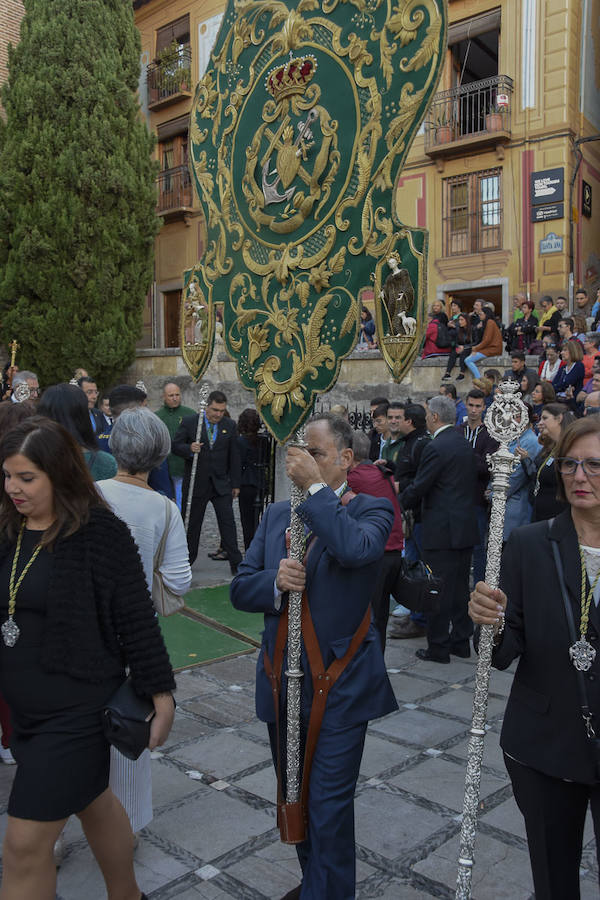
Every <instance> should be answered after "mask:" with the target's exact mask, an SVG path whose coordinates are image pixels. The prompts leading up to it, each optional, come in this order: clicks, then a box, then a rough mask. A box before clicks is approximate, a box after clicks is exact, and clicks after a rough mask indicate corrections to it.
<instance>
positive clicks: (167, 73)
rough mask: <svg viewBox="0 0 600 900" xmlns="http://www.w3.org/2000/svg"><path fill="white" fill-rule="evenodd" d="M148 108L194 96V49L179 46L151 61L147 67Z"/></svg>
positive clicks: (153, 108)
mask: <svg viewBox="0 0 600 900" xmlns="http://www.w3.org/2000/svg"><path fill="white" fill-rule="evenodd" d="M146 73H147V80H148V108H149V109H152V110H155V109H159V108H161V107H163V106H168V105H169V104H170V103H176V102H177V101H179V100H182V99H184V98H185V97H191V96H192V51H191V48H190V47H188V46H181V47H178V48H177V51H176V52H175V53H170V54H168V55H166V56H165V58H164V59H160V60H158V61H157V62H153V63H150V65H149V66H148V67H147V69H146Z"/></svg>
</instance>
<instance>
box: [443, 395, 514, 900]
mask: <svg viewBox="0 0 600 900" xmlns="http://www.w3.org/2000/svg"><path fill="white" fill-rule="evenodd" d="M485 425H486V427H487V430H488V432H489V433H490V435H491V436H492V437H493V438H494V439H495V440H497V441H498V443H499V444H500V447H499V449H498V450H496V452H495V453H492V454H491V455H490V456H488V464H489V466H490V469H491V472H492V511H491V515H490V528H489V536H488V550H487V560H486V567H485V581H486V584H488V585H489V586H490V587H491V588H497V587H498V582H499V579H500V558H501V555H502V538H503V534H504V515H505V512H506V497H507V494H508V487H509V483H510V476H511V475H512V473H513V471H514V470H515V468H516V467H517V465H518V462H519V461H518V459H517V458H516V457H515V456H514V454H513V453H511V452H510V450H509V449H508V445H509V444H510V443H512V441H514V440H516V439H517V438H518V437H519V436H520V435H521V434H522V433H523V432H524V431H525V429H526V428H527V426H528V425H529V413H528V411H527V407H526V406H525V404H524V403H523V401H522V400H521V393H520V390H519V385H518V384H517V382H515V381H502V382H501V383H500V384H499V385H498V388H497V390H496V394H495V396H494V401H493V403H492V405H491V406H490V408H489V409H488V411H487V413H486V416H485ZM493 638H494V626H493V625H483V626H482V627H481V636H480V640H479V659H478V661H477V671H476V675H475V693H474V697H473V720H472V724H471V737H470V739H469V748H468V751H467V772H466V776H465V796H464V802H463V814H462V826H461V830H460V851H459V858H458V877H457V882H456V898H457V900H469V898H470V896H471V875H472V872H473V850H474V847H475V833H476V830H477V808H478V806H479V792H480V785H481V765H482V761H483V739H484V736H485V720H486V715H487V702H488V690H489V683H490V669H491V665H492V649H493Z"/></svg>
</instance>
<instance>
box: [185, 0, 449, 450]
mask: <svg viewBox="0 0 600 900" xmlns="http://www.w3.org/2000/svg"><path fill="white" fill-rule="evenodd" d="M445 3H446V0H286V2H278V0H243V2H239V0H229V2H228V6H227V9H226V12H225V15H224V18H223V22H222V25H221V29H220V32H219V35H218V38H217V41H216V44H215V47H214V49H213V53H212V56H211V63H210V65H209V68H208V70H207V72H206V74H205V75H204V77H203V78H202V80H201V81H200V82H199V83H198V85H197V87H196V92H195V97H194V103H193V106H192V111H191V121H190V141H191V154H190V157H191V158H190V165H191V169H192V173H193V178H194V181H195V185H196V188H197V191H198V194H199V197H200V201H201V204H202V207H203V210H204V213H205V216H206V222H207V230H208V242H207V250H206V252H205V255H204V257H203V258H202V260H201V262H200V263H198V264H197V265H196V266H195V267H194V268H193V269H191V270H189V271H188V272H186V274H185V289H184V297H183V313H184V315H183V316H182V332H183V333H182V339H183V342H184V345H185V344H186V343H187V346H188V348H190V349H191V348H193V347H195V348H196V349H197V351H198V352H197V353H196V357H195V359H194V362H193V365H194V366H195V371H194V370H193V371H192V374H195V375H196V377H200V375H201V374H202V372H203V371H204V368H205V367H206V363H207V361H208V359H207V356H208V357H210V353H211V351H212V337H213V334H214V304H215V303H217V302H222V303H223V309H224V312H223V316H224V321H223V337H224V340H225V345H226V348H227V351H228V352H229V354H230V355H231V356H232V357H233V359H234V360H235V362H236V364H237V370H238V374H239V378H240V381H241V382H242V384H243V385H244V387H246V388H249V389H250V390H252V391H253V392H254V394H255V398H256V406H257V409H258V410H259V412H260V414H261V417H262V419H263V421H264V422H265V424H266V425H267V427H268V428H269V430H270V431H271V432H272V434H273V435H274V436H275V437H276V438H277V440H279V441H285V440H287V438H288V437H289V436H290V435H291V434H292V433H293V432H294V431H295V430H296V429H297V428H298V427H299V425H300V424H301V423H302V421H303V420H304V419H305V417H306V416H307V415H309V413H310V411H311V408H312V404H313V401H314V399H315V395H316V394H317V393H319V392H323V391H327V390H329V389H330V388H331V387H332V386H333V385H334V384H335V381H336V379H337V377H338V374H339V370H340V366H341V363H342V360H343V359H344V357H346V356H347V354H348V353H349V352H350V351H351V350H352V349H353V347H354V346H355V344H356V341H357V337H358V328H359V318H360V302H359V299H358V298H359V296H360V294H361V291H362V290H363V289H364V288H370V289H371V290H373V291H374V296H375V302H376V320H377V328H378V335H379V340H380V345H381V349H382V352H383V355H384V357H385V358H386V361H387V362H388V365H389V366H390V369H391V371H392V373H393V375H394V378H396V379H397V380H399V379H400V378H401V377H402V374H403V373H404V371H405V370H406V368H407V367H408V366H409V365H410V364H411V363H412V361H413V359H414V357H415V355H416V353H417V352H418V348H419V343H420V340H421V338H422V334H423V328H424V321H423V320H424V300H425V294H426V264H427V234H426V232H425V231H423V230H420V229H415V228H407V227H405V226H404V225H403V224H402V223H401V222H400V221H398V218H397V216H396V215H395V212H394V210H393V186H394V184H395V182H396V180H397V178H398V174H399V172H400V170H401V167H402V164H403V162H404V160H405V158H406V155H407V153H408V149H409V147H410V144H411V142H412V140H413V138H414V136H415V133H416V131H417V129H418V127H419V125H420V123H421V121H422V120H423V118H424V116H425V113H426V111H427V107H428V104H429V101H430V99H431V97H432V95H433V93H434V91H435V89H436V86H437V83H438V78H439V74H440V68H441V65H442V62H443V55H444V48H445V45H446V8H445ZM203 329H204V331H203ZM186 330H187V332H186ZM195 332H199V334H200V338H201V337H202V334H204V340H203V341H202V340H201V339H200V338H199V339H198V340H196V338H197V337H198V334H196V333H195Z"/></svg>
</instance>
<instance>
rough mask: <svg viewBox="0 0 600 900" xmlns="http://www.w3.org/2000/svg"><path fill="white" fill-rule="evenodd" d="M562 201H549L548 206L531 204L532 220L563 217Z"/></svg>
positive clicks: (544, 220)
mask: <svg viewBox="0 0 600 900" xmlns="http://www.w3.org/2000/svg"><path fill="white" fill-rule="evenodd" d="M564 217H565V205H564V203H550V204H549V205H548V206H532V207H531V221H532V222H548V221H549V220H550V219H564Z"/></svg>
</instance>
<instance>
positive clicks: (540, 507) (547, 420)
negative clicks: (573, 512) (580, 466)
mask: <svg viewBox="0 0 600 900" xmlns="http://www.w3.org/2000/svg"><path fill="white" fill-rule="evenodd" d="M574 420H575V416H574V415H573V413H572V412H571V410H570V409H567V407H566V406H565V404H564V403H547V404H546V406H544V408H543V409H542V412H541V415H540V418H539V421H538V423H537V431H538V442H539V443H540V444H541V445H542V449H541V450H540V451H539V453H538V454H537V456H535V457H532V455H531V453H528V451H527V450H525V448H523V447H522V446H518V447H517V448H516V450H515V454H516V455H517V456H518V457H519V459H520V460H521V466H522V467H523V469H524V471H525V473H526V475H527V477H528V478H529V483H530V497H531V500H532V504H533V513H532V517H531V521H532V522H540V521H541V520H542V519H549V518H550V517H551V516H556V515H558V513H559V512H562V510H563V509H564V503H563V502H562V501H560V500H557V498H556V491H557V480H556V469H555V466H554V460H555V458H556V454H555V451H556V445H557V444H558V442H559V441H560V438H561V436H562V433H563V431H564V430H565V428H567V426H568V425H570V424H571V423H572V422H573V421H574Z"/></svg>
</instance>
